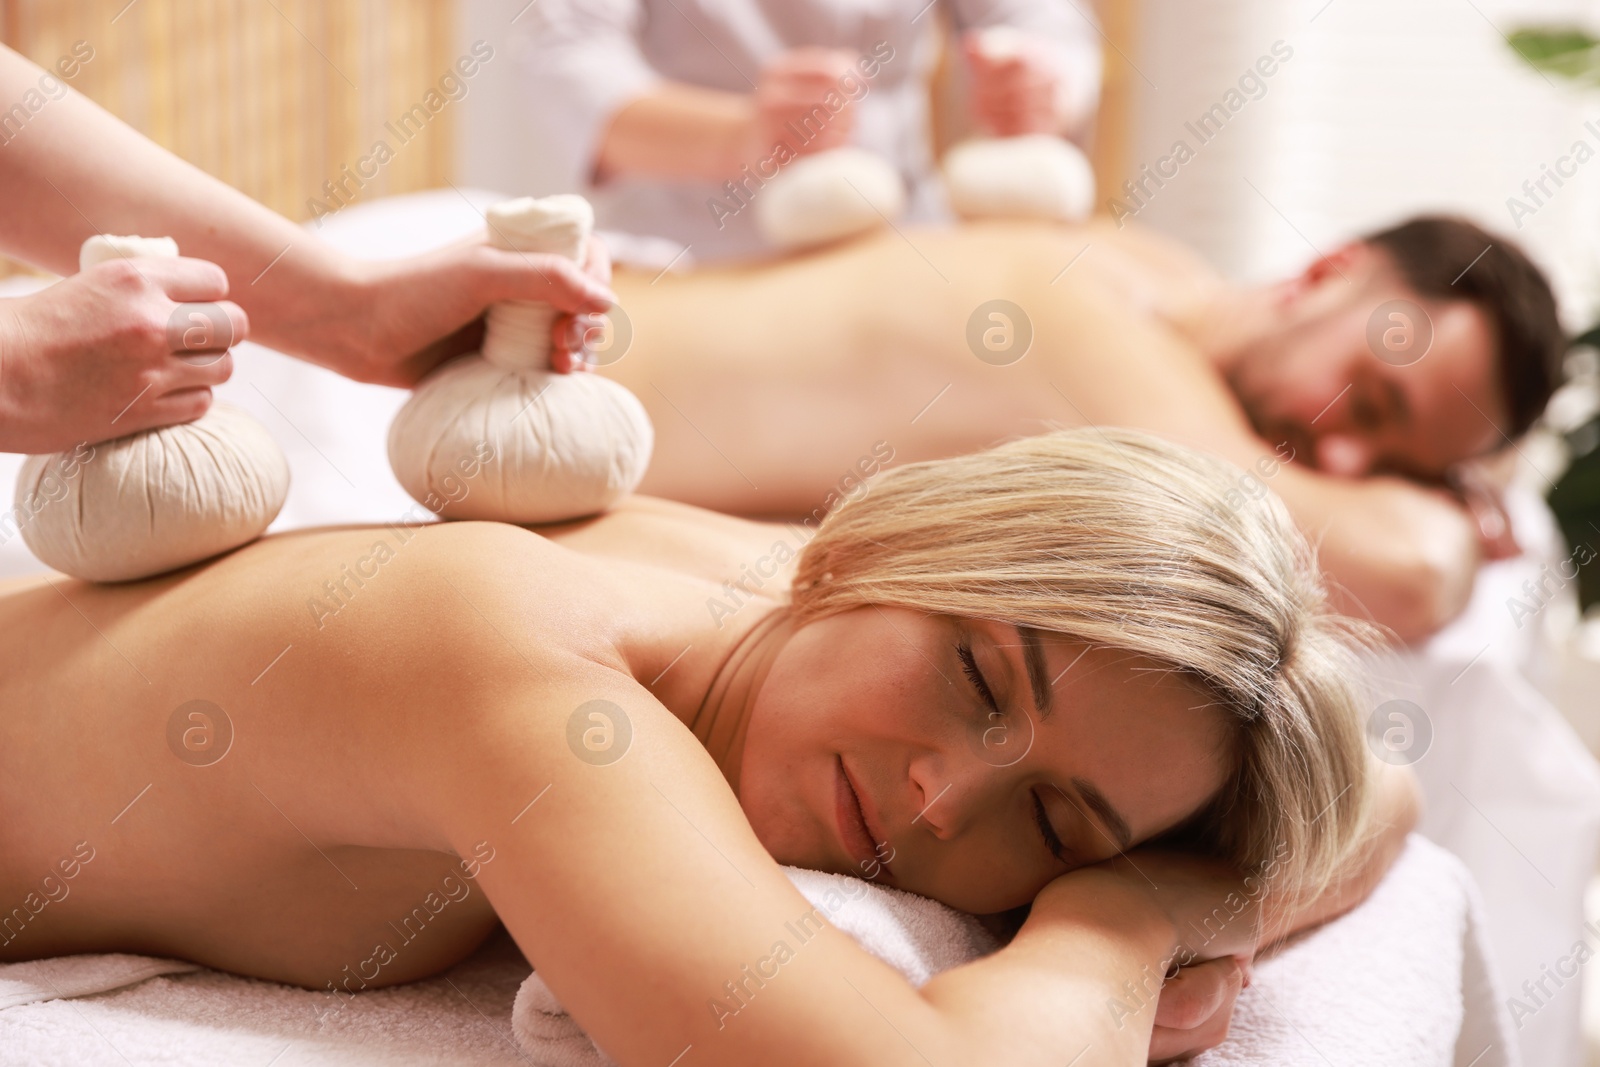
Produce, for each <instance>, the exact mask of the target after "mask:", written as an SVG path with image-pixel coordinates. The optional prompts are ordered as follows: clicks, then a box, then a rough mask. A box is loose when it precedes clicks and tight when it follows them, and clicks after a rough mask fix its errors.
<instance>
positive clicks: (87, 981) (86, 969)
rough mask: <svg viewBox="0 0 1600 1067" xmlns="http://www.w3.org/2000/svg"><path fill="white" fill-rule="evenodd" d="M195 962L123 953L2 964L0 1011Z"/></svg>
mask: <svg viewBox="0 0 1600 1067" xmlns="http://www.w3.org/2000/svg"><path fill="white" fill-rule="evenodd" d="M199 969H200V968H199V967H196V966H195V965H194V964H192V963H181V962H179V961H178V960H158V959H153V958H151V957H149V956H127V955H123V954H122V953H120V952H113V953H109V954H106V955H94V956H57V957H55V958H54V959H44V960H28V961H27V962H25V963H8V964H5V965H3V966H0V1010H4V1009H5V1008H14V1007H17V1006H18V1005H19V1004H36V1003H38V1002H39V1001H41V1000H57V999H60V998H63V997H86V996H88V995H90V994H91V993H104V992H106V991H107V990H109V989H121V988H122V987H123V986H129V985H133V984H134V983H135V982H142V981H144V980H145V979H146V978H154V977H155V976H156V975H158V974H183V973H185V972H187V971H198V970H199Z"/></svg>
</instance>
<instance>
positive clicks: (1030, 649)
mask: <svg viewBox="0 0 1600 1067" xmlns="http://www.w3.org/2000/svg"><path fill="white" fill-rule="evenodd" d="M1015 629H1016V631H1017V637H1018V638H1019V639H1020V640H1021V641H1022V663H1023V666H1024V667H1026V668H1027V670H1028V687H1029V688H1030V689H1032V690H1033V708H1034V710H1035V711H1037V712H1038V713H1039V721H1040V722H1044V721H1045V719H1047V718H1049V717H1050V697H1051V694H1052V693H1053V692H1054V689H1053V688H1052V686H1051V685H1050V672H1049V670H1048V669H1047V668H1046V667H1045V662H1044V642H1043V641H1042V640H1041V639H1040V637H1039V631H1038V630H1035V629H1034V628H1033V627H1031V626H1017V627H1015Z"/></svg>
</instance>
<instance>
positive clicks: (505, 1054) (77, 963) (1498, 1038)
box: [0, 837, 1553, 1067]
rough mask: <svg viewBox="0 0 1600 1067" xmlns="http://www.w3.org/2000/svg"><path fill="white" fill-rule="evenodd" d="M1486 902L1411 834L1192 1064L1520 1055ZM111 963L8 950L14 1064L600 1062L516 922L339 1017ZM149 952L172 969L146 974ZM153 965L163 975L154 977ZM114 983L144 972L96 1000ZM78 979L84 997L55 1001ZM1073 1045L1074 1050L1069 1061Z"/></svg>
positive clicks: (966, 948) (938, 935)
mask: <svg viewBox="0 0 1600 1067" xmlns="http://www.w3.org/2000/svg"><path fill="white" fill-rule="evenodd" d="M802 879H803V880H801V879H797V881H796V884H797V885H799V886H800V887H801V892H802V893H804V894H805V895H806V896H807V898H808V899H812V900H815V899H817V895H821V896H822V899H823V904H819V905H818V907H819V908H822V907H824V905H825V904H826V903H827V898H826V896H825V893H826V888H824V889H823V890H822V893H821V894H817V895H814V892H815V889H814V888H813V889H812V890H810V891H808V888H807V884H806V883H814V884H820V885H822V886H824V887H827V886H830V885H831V886H833V887H835V888H838V887H839V886H840V885H841V883H839V882H837V881H835V876H831V875H818V874H812V873H809V872H808V873H807V874H805V875H803V876H802ZM851 881H855V886H853V887H852V886H848V884H845V888H857V889H860V888H861V887H866V883H864V882H860V881H859V880H851ZM841 895H842V891H841ZM832 911H833V912H834V914H832V920H831V921H833V922H834V923H835V925H837V926H839V927H840V928H841V929H844V930H846V931H847V932H849V933H851V934H852V936H856V937H858V938H863V939H864V940H865V941H866V942H867V943H868V947H869V948H870V949H871V950H872V951H874V952H876V953H877V954H878V955H879V956H880V957H881V958H883V959H885V960H886V961H887V962H889V963H890V964H891V965H892V966H895V967H897V968H899V969H901V970H902V972H904V973H906V974H907V976H908V978H910V979H911V980H912V981H914V982H919V983H920V982H921V981H925V980H926V978H927V977H928V976H930V975H932V974H934V973H936V972H937V971H939V970H942V969H944V968H945V967H947V966H950V965H952V964H954V963H956V962H959V961H960V960H962V959H965V958H968V957H970V956H972V955H977V954H979V953H981V952H984V951H987V950H988V947H990V946H991V945H992V942H990V941H988V940H986V939H987V934H986V933H984V932H983V931H982V930H981V928H980V927H978V926H977V925H976V923H975V922H974V920H972V919H970V918H968V917H965V916H960V915H958V914H957V913H954V912H950V911H949V909H946V908H944V907H943V905H940V904H936V903H934V902H932V901H926V900H922V899H921V898H912V899H911V900H909V901H908V900H905V899H902V898H901V896H900V895H898V894H895V893H894V891H892V890H885V889H879V888H875V887H874V888H870V891H868V892H865V893H864V894H863V895H862V896H861V897H860V898H859V899H858V900H855V901H851V902H849V904H848V905H847V906H845V907H842V908H838V909H832ZM1478 916H1479V912H1478V906H1477V904H1476V891H1475V890H1474V888H1473V884H1472V881H1471V879H1470V878H1469V877H1468V875H1467V874H1466V871H1465V869H1464V868H1463V867H1462V865H1461V863H1460V861H1458V860H1456V859H1455V857H1453V856H1451V855H1449V854H1448V853H1445V852H1444V851H1443V850H1441V849H1440V848H1438V846H1436V845H1433V844H1430V843H1429V842H1427V841H1424V840H1422V839H1421V838H1418V837H1413V838H1412V840H1411V843H1410V845H1409V846H1408V848H1407V849H1406V851H1405V853H1404V855H1403V856H1402V857H1401V859H1400V861H1399V862H1398V863H1396V865H1395V868H1394V870H1392V871H1390V872H1389V875H1388V877H1387V878H1386V879H1385V880H1384V882H1383V884H1382V885H1380V886H1379V887H1378V890H1377V892H1375V893H1374V894H1373V895H1372V897H1371V899H1369V900H1368V901H1366V902H1365V903H1364V904H1362V905H1361V906H1360V907H1359V908H1357V909H1356V910H1355V911H1353V912H1352V913H1351V914H1349V915H1347V916H1345V917H1344V918H1342V919H1339V920H1338V921H1336V922H1333V923H1330V924H1329V925H1328V926H1326V927H1324V928H1322V929H1321V930H1318V931H1316V932H1315V933H1313V934H1311V935H1310V936H1308V937H1306V938H1305V939H1303V940H1301V941H1300V942H1298V943H1296V944H1294V945H1293V946H1291V947H1289V948H1288V949H1286V950H1284V951H1283V952H1281V953H1279V954H1278V955H1276V956H1274V957H1273V958H1271V959H1268V960H1263V961H1262V962H1261V963H1260V964H1259V965H1258V966H1257V968H1256V971H1255V981H1254V984H1253V985H1252V986H1251V987H1250V988H1249V989H1247V990H1245V992H1244V994H1243V995H1242V996H1241V997H1240V998H1239V1005H1238V1009H1237V1013H1236V1015H1235V1025H1234V1032H1233V1034H1232V1036H1230V1037H1229V1038H1228V1040H1227V1041H1226V1042H1225V1043H1224V1044H1223V1045H1222V1046H1221V1047H1220V1048H1217V1049H1215V1050H1214V1051H1212V1052H1209V1053H1206V1054H1205V1055H1203V1056H1201V1057H1199V1058H1198V1059H1197V1060H1196V1061H1195V1064H1196V1067H1246V1065H1248V1067H1327V1064H1328V1062H1332V1063H1335V1064H1339V1065H1341V1067H1343V1065H1346V1064H1349V1065H1355V1064H1360V1065H1362V1067H1387V1065H1391V1064H1392V1065H1395V1067H1402V1065H1403V1067H1434V1065H1437V1067H1469V1065H1471V1067H1517V1064H1518V1060H1517V1058H1516V1054H1515V1052H1514V1046H1513V1044H1512V1041H1511V1032H1510V1028H1509V1024H1508V1022H1507V1019H1506V1012H1505V1008H1504V994H1503V993H1502V992H1501V991H1499V990H1498V989H1497V988H1496V986H1495V984H1494V978H1493V975H1494V971H1493V969H1492V967H1491V966H1490V965H1489V964H1490V961H1489V959H1488V956H1487V954H1486V953H1485V952H1484V951H1483V950H1482V930H1481V928H1480V922H1481V920H1480V919H1479V917H1478ZM930 924H931V925H930ZM963 938H966V939H967V940H966V941H965V942H963V940H962V939H963ZM106 959H107V958H106V957H103V956H67V957H62V958H59V959H54V960H48V961H40V962H39V963H31V964H30V963H24V964H10V965H0V989H12V990H20V989H22V988H24V987H25V988H27V989H28V990H30V992H29V994H28V999H29V1000H31V1001H33V1002H30V1003H21V1004H15V1006H13V1007H9V1008H5V1009H3V1010H0V1063H4V1064H13V1063H15V1064H28V1065H30V1067H101V1065H104V1067H128V1064H130V1063H134V1064H143V1063H161V1064H164V1065H166V1067H214V1065H215V1064H219V1063H230V1064H231V1063H254V1064H267V1063H270V1062H273V1061H274V1057H277V1061H276V1062H277V1064H278V1067H286V1065H287V1064H294V1065H295V1067H311V1065H317V1067H323V1065H327V1067H344V1065H348V1064H351V1063H361V1064H371V1065H378V1064H382V1065H384V1067H441V1065H444V1064H449V1065H450V1067H467V1065H471V1067H528V1065H529V1064H533V1065H536V1067H567V1065H575V1064H583V1063H602V1062H604V1061H602V1060H600V1059H598V1055H599V1054H598V1053H597V1052H596V1050H595V1048H594V1046H593V1044H591V1043H590V1041H589V1039H588V1037H587V1036H585V1035H584V1034H583V1031H582V1030H580V1029H579V1028H578V1027H577V1026H576V1024H574V1023H573V1021H572V1020H571V1019H570V1018H569V1017H567V1016H565V1015H561V1014H554V1015H552V1014H549V1013H540V1012H539V1011H538V1007H540V1006H544V1007H553V1006H554V1005H552V1004H549V1003H548V1002H547V1003H545V1004H543V1005H540V1004H537V1003H536V1002H535V1000H534V999H533V998H534V997H535V996H536V995H537V994H536V993H535V992H533V990H535V989H536V988H542V987H543V982H542V981H541V982H539V983H538V986H537V987H535V986H534V985H533V984H532V983H531V982H526V981H525V980H526V979H528V976H529V971H528V965H527V963H526V962H525V961H524V960H523V959H522V956H521V954H520V953H518V952H517V950H516V946H515V945H514V944H512V942H511V940H510V938H509V937H506V936H505V935H504V934H501V935H499V936H496V937H493V938H491V939H490V941H489V942H488V943H487V944H485V945H484V946H483V948H481V949H480V950H479V951H478V952H476V953H474V954H473V955H472V957H470V958H469V959H467V960H466V961H464V962H462V963H460V964H458V965H456V966H455V967H453V968H451V969H450V970H449V971H447V972H445V973H444V974H442V975H439V976H437V977H434V978H430V979H426V980H423V981H420V982H412V983H410V984H408V985H403V986H396V987H394V988H391V989H380V990H372V991H368V992H365V993H362V994H360V995H359V996H357V997H356V998H355V999H354V1000H352V1001H350V1002H349V1003H348V1004H347V1005H346V1006H345V1007H344V1009H343V1010H342V1011H340V1012H338V1013H337V1014H335V1015H333V1016H332V1017H327V1008H328V1004H327V998H326V996H324V995H323V994H321V993H318V992H316V991H314V990H309V989H295V988H291V987H289V986H283V985H278V984H276V983H273V982H260V981H253V980H250V979H246V978H238V977H235V976H233V975H227V974H223V973H221V972H220V971H212V970H207V969H205V968H200V969H198V970H195V969H194V968H192V967H191V965H189V964H178V963H172V962H170V961H159V960H144V959H142V958H139V957H134V958H131V959H132V960H133V961H137V962H136V963H135V962H130V958H129V957H121V958H120V959H121V961H124V963H125V964H126V966H125V967H123V965H122V964H116V965H112V966H108V965H107V963H106ZM41 964H42V966H41ZM144 967H156V968H159V969H162V970H163V971H165V976H163V977H156V978H154V979H153V980H150V981H141V980H140V978H141V969H142V968H144ZM167 968H172V969H174V970H176V971H193V973H174V972H173V971H172V970H166V969H167ZM151 973H158V972H151V971H145V972H144V973H143V975H142V976H148V975H149V974H151ZM116 978H120V980H122V981H129V982H135V983H137V984H133V985H129V986H127V987H126V988H117V989H110V990H109V991H107V992H101V993H99V994H98V995H95V996H83V995H82V994H85V993H88V992H89V991H91V990H94V989H106V988H108V987H107V984H106V983H107V982H108V980H110V979H116ZM519 985H520V986H522V987H523V988H522V989H521V990H519V988H518V987H519ZM69 992H70V993H74V994H76V995H79V996H80V997H81V999H73V1000H60V999H54V1000H49V999H41V997H44V998H53V997H59V996H61V995H62V994H65V993H69ZM513 1002H515V1009H516V1010H515V1011H513ZM13 1003H14V1002H13ZM1552 1010H1553V1009H1552ZM514 1019H515V1022H513V1020H514ZM541 1028H542V1029H541ZM513 1029H515V1031H516V1034H517V1037H516V1038H515V1039H514V1038H513ZM1075 1051H1076V1050H1066V1052H1065V1053H1064V1054H1063V1056H1062V1062H1063V1063H1065V1062H1066V1061H1067V1060H1069V1059H1071V1058H1072V1053H1073V1052H1075ZM1324 1055H1326V1057H1327V1059H1326V1060H1325V1059H1324V1058H1323V1057H1324ZM583 1056H587V1057H588V1059H584V1058H581V1057H583ZM1480 1056H1481V1057H1482V1058H1478V1057H1480ZM1474 1060H1476V1062H1474Z"/></svg>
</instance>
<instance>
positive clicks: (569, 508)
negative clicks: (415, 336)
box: [389, 195, 655, 523]
mask: <svg viewBox="0 0 1600 1067" xmlns="http://www.w3.org/2000/svg"><path fill="white" fill-rule="evenodd" d="M488 220H489V240H490V242H491V243H493V244H494V245H496V246H497V247H500V248H505V249H509V250H511V251H518V252H543V253H558V254H560V255H563V256H566V257H567V258H568V259H571V260H574V261H577V262H580V263H581V262H582V260H583V255H584V246H585V243H586V241H587V240H588V237H589V232H590V230H591V229H593V227H594V211H593V209H592V208H590V206H589V202H588V201H587V200H585V199H583V198H582V197H581V196H567V195H563V196H548V197H544V198H543V199H539V200H535V199H533V198H531V197H524V198H522V199H520V200H510V201H506V202H504V203H500V204H496V205H494V206H493V207H491V208H490V209H489V211H488ZM554 317H555V309H554V308H552V307H550V305H548V304H543V303H536V302H530V301H511V302H507V303H502V304H496V305H494V306H493V307H491V308H490V309H489V316H488V324H487V328H486V330H485V332H484V339H483V352H482V353H481V354H479V355H470V356H463V357H461V358H460V359H456V360H453V361H452V362H450V363H447V364H445V365H444V366H443V367H440V368H439V369H438V370H436V371H434V372H433V373H432V374H430V375H429V376H428V377H427V378H425V379H424V380H423V381H422V383H421V384H420V385H419V386H418V387H417V390H416V392H415V393H413V394H412V395H411V398H410V399H409V400H407V401H406V403H405V406H404V407H402V408H401V409H400V411H399V413H398V414H397V415H396V416H395V419H394V422H393V423H391V424H390V426H389V464H390V466H392V467H393V468H394V473H395V477H397V478H398V479H399V480H400V484H401V485H402V486H404V487H405V490H406V492H408V493H410V494H411V495H412V496H413V497H414V498H415V499H416V500H417V501H418V502H420V503H421V504H423V505H424V506H425V507H427V508H428V509H429V510H430V511H434V512H436V513H438V514H439V515H440V516H442V517H443V518H447V519H497V520H500V521H502V522H516V523H543V522H560V521H562V520H564V519H574V518H578V517H579V516H583V515H593V514H595V513H596V512H600V511H604V510H605V509H606V508H608V507H610V506H611V505H612V504H614V503H615V502H616V501H617V500H618V499H620V498H621V497H623V496H624V495H626V494H628V493H630V492H632V491H633V489H634V487H635V486H637V485H638V484H639V480H640V479H641V478H643V477H644V471H645V468H646V467H647V466H648V465H649V463H650V450H651V448H652V447H653V446H654V445H655V431H654V429H652V427H651V425H650V418H649V416H648V415H646V414H645V411H644V405H642V404H640V403H639V399H638V398H637V397H635V396H634V395H633V394H632V393H630V392H628V390H627V389H625V388H623V387H622V386H620V385H618V384H617V383H616V382H613V381H611V380H609V379H606V378H602V377H600V376H599V375H598V374H589V373H576V374H556V373H554V372H552V371H551V370H550V324H551V322H552V320H553V319H554Z"/></svg>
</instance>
